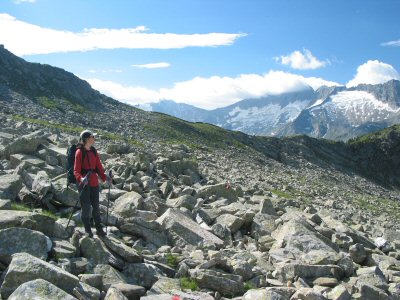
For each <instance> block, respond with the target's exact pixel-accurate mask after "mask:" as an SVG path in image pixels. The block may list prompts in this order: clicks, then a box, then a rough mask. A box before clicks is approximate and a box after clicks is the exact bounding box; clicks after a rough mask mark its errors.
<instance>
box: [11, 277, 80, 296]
mask: <svg viewBox="0 0 400 300" xmlns="http://www.w3.org/2000/svg"><path fill="white" fill-rule="evenodd" d="M32 299H34V300H49V299H52V300H76V298H75V297H72V296H71V295H69V294H67V293H66V292H64V291H63V290H62V289H60V288H58V287H57V286H55V285H54V284H52V283H50V282H48V281H46V280H43V279H35V280H31V281H28V282H25V283H23V284H22V285H20V286H19V287H18V288H17V289H16V290H15V291H14V292H13V293H12V294H11V295H10V297H9V298H8V300H32Z"/></svg>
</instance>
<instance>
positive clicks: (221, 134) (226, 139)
mask: <svg viewBox="0 0 400 300" xmlns="http://www.w3.org/2000/svg"><path fill="white" fill-rule="evenodd" d="M153 114H155V115H157V117H158V121H156V122H154V123H148V124H144V125H143V127H144V129H145V130H146V131H148V132H150V133H152V134H154V135H156V136H158V137H159V138H161V140H163V141H164V143H165V144H185V145H187V146H188V147H190V148H204V146H207V147H212V148H222V149H224V148H226V147H229V146H235V147H238V148H245V145H244V144H243V143H241V142H240V141H239V139H238V138H237V137H236V135H237V133H236V132H233V131H229V130H226V129H223V128H220V127H218V126H215V125H211V124H207V123H191V122H187V121H183V120H180V119H178V118H175V117H171V116H167V115H165V114H162V113H153Z"/></svg>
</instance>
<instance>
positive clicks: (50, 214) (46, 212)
mask: <svg viewBox="0 0 400 300" xmlns="http://www.w3.org/2000/svg"><path fill="white" fill-rule="evenodd" d="M41 214H42V215H44V216H47V217H50V218H52V219H54V220H55V221H57V220H58V219H59V218H60V217H59V216H58V215H56V214H55V213H54V212H52V211H50V210H46V209H43V210H42V212H41Z"/></svg>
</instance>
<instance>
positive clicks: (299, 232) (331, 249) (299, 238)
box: [270, 215, 338, 259]
mask: <svg viewBox="0 0 400 300" xmlns="http://www.w3.org/2000/svg"><path fill="white" fill-rule="evenodd" d="M271 235H272V237H273V238H274V239H275V240H276V242H275V244H274V245H273V247H272V249H271V250H270V254H274V252H276V251H275V250H278V253H282V252H281V251H280V248H285V251H286V253H287V255H288V258H289V257H295V258H296V259H301V257H303V256H304V254H308V256H310V253H316V254H317V255H318V256H320V255H321V251H325V252H326V256H328V255H336V253H337V252H338V247H337V246H336V245H335V244H333V243H332V242H331V241H330V240H329V239H328V238H326V237H324V236H323V235H321V234H320V233H319V232H317V231H316V230H315V229H314V228H313V227H312V226H311V225H310V224H308V222H307V219H306V218H304V217H302V216H297V215H291V219H290V220H289V221H288V222H286V223H285V224H283V226H281V227H280V228H279V229H277V230H275V231H274V232H272V234H271ZM282 246H284V247H282ZM314 250H319V251H318V252H311V251H314ZM308 259H310V257H308Z"/></svg>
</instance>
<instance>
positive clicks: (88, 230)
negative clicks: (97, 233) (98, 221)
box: [84, 226, 93, 238]
mask: <svg viewBox="0 0 400 300" xmlns="http://www.w3.org/2000/svg"><path fill="white" fill-rule="evenodd" d="M84 227H85V232H86V234H87V235H88V236H89V237H91V238H92V237H93V232H92V229H91V228H90V226H84Z"/></svg>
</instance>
